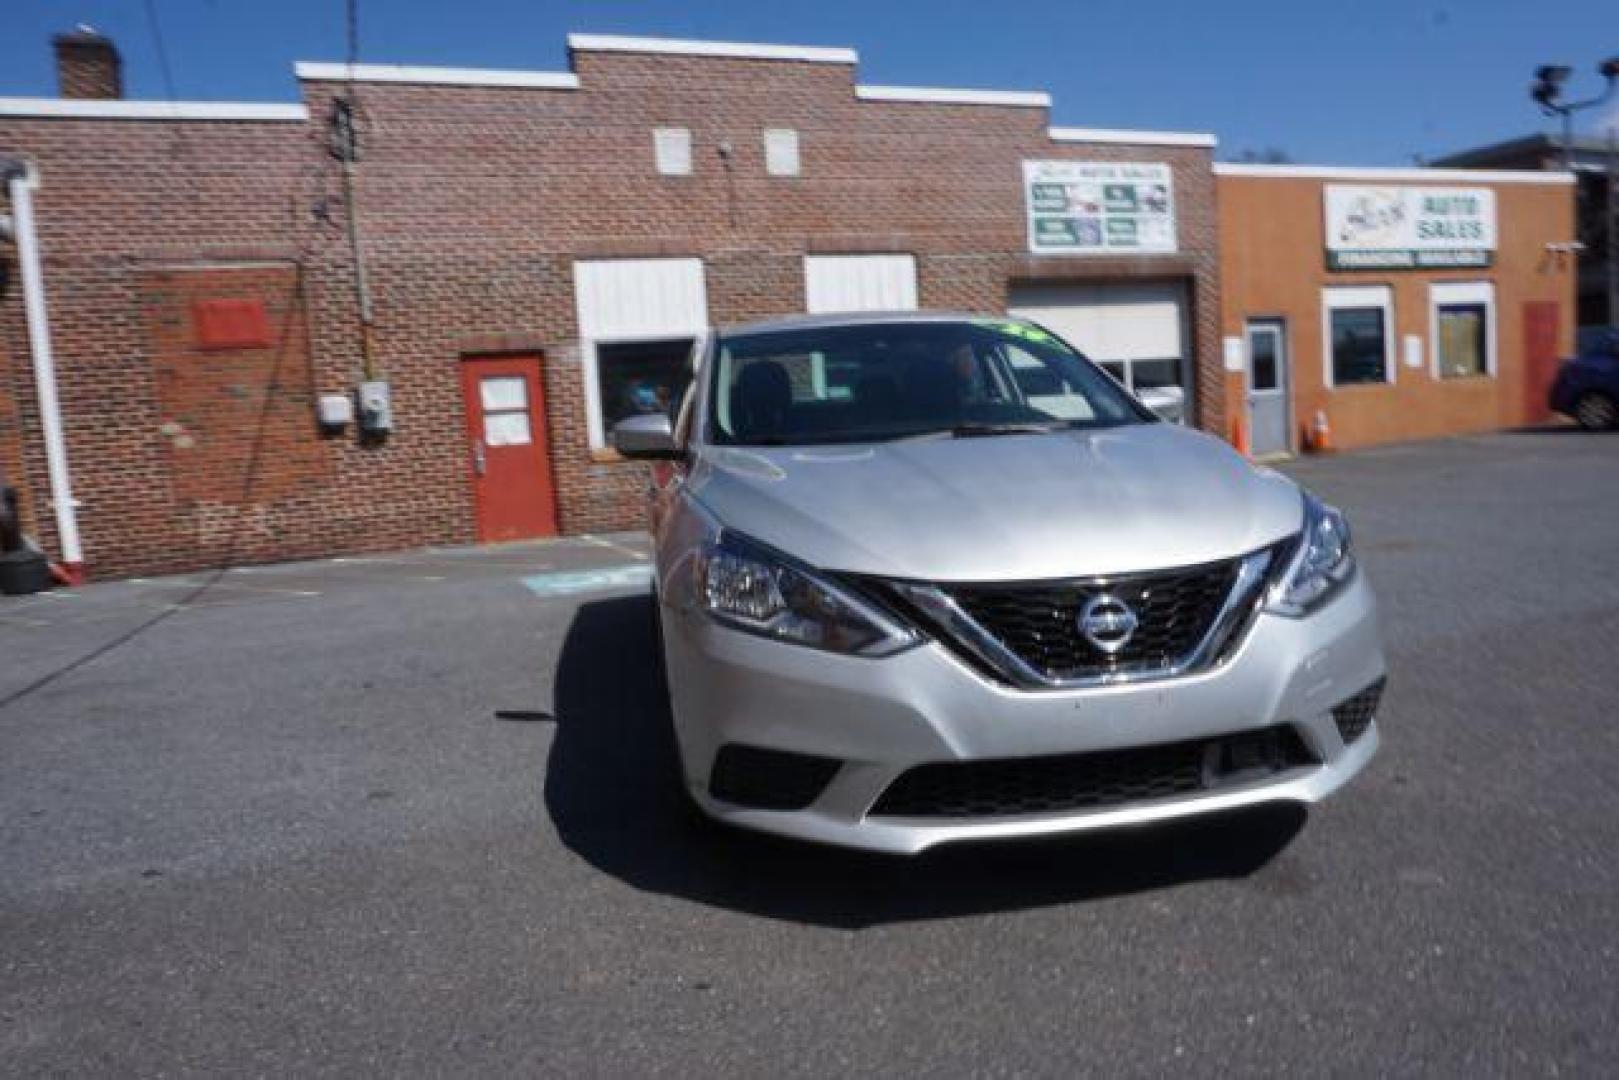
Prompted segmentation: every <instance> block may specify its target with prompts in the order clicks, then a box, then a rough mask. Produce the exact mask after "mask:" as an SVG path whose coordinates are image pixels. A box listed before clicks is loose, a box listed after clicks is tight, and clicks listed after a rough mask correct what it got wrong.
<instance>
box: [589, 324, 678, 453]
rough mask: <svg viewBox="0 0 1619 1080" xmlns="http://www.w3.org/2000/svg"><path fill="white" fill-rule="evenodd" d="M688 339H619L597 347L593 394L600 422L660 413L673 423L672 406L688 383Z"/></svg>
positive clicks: (608, 423) (608, 425) (610, 425)
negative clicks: (594, 391) (597, 403)
mask: <svg viewBox="0 0 1619 1080" xmlns="http://www.w3.org/2000/svg"><path fill="white" fill-rule="evenodd" d="M691 347H692V339H691V338H670V339H669V340H667V341H621V342H615V343H612V344H607V345H597V346H596V396H597V400H599V401H600V402H601V414H602V423H603V426H604V428H605V429H606V430H607V431H609V432H611V431H612V430H613V425H614V424H617V423H618V422H619V421H620V420H624V419H626V418H628V417H631V416H640V415H642V414H644V413H663V414H664V415H666V416H668V417H669V419H670V422H671V423H673V421H674V416H675V409H676V408H677V407H678V406H679V404H680V399H681V397H682V395H684V394H685V392H686V387H687V385H688V384H689V383H690V382H691Z"/></svg>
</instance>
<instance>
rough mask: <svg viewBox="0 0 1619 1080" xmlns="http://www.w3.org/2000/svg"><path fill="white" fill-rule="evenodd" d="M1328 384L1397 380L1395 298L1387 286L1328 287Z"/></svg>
mask: <svg viewBox="0 0 1619 1080" xmlns="http://www.w3.org/2000/svg"><path fill="white" fill-rule="evenodd" d="M1322 299H1323V307H1324V309H1325V316H1326V318H1325V320H1324V321H1325V322H1326V360H1327V385H1328V386H1356V385H1361V384H1364V383H1390V382H1393V381H1394V354H1393V346H1392V344H1391V343H1392V340H1393V335H1394V325H1393V324H1394V300H1393V296H1392V294H1391V293H1390V291H1389V289H1388V288H1387V287H1386V286H1372V287H1369V288H1341V289H1327V290H1325V291H1324V292H1323V294H1322Z"/></svg>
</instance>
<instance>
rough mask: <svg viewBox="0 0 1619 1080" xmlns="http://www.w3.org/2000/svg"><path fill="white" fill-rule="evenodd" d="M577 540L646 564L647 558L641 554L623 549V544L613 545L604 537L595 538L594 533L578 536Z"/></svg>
mask: <svg viewBox="0 0 1619 1080" xmlns="http://www.w3.org/2000/svg"><path fill="white" fill-rule="evenodd" d="M579 539H581V540H583V541H585V542H586V543H588V544H595V545H596V546H597V547H604V548H607V549H608V550H610V551H616V552H618V553H619V554H620V555H628V556H629V557H630V558H632V559H639V560H641V561H642V562H646V560H647V556H646V555H645V554H643V553H642V552H639V551H636V550H635V549H634V548H629V547H625V546H624V545H623V544H615V543H614V542H613V541H611V540H608V539H606V538H604V537H600V536H596V535H595V534H594V533H585V534H583V535H582V536H580V537H579Z"/></svg>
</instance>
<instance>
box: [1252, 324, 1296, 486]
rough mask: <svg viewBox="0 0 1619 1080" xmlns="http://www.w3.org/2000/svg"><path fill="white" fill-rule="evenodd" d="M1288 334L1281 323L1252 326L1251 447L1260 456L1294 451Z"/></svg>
mask: <svg viewBox="0 0 1619 1080" xmlns="http://www.w3.org/2000/svg"><path fill="white" fill-rule="evenodd" d="M1287 383H1288V369H1287V330H1286V327H1285V325H1284V324H1283V323H1282V321H1281V320H1280V319H1251V320H1249V322H1248V445H1249V450H1250V452H1251V453H1252V454H1253V455H1254V456H1256V457H1259V456H1263V455H1267V454H1286V453H1290V452H1291V451H1292V449H1293V447H1292V440H1291V439H1290V438H1289V435H1290V433H1291V428H1292V423H1291V414H1292V409H1291V407H1290V406H1289V405H1288V400H1287Z"/></svg>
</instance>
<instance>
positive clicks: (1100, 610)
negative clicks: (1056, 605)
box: [1079, 592, 1139, 656]
mask: <svg viewBox="0 0 1619 1080" xmlns="http://www.w3.org/2000/svg"><path fill="white" fill-rule="evenodd" d="M1138 621H1139V620H1138V619H1137V618H1136V613H1135V610H1134V609H1133V608H1131V607H1130V605H1129V604H1126V603H1125V602H1124V601H1123V600H1120V599H1119V598H1118V597H1117V596H1114V595H1113V594H1112V593H1107V592H1100V593H1097V594H1096V595H1095V596H1093V597H1091V598H1090V599H1089V600H1087V601H1085V606H1084V607H1082V608H1080V609H1079V632H1080V633H1081V634H1084V635H1085V640H1086V641H1088V642H1090V643H1091V644H1092V645H1094V646H1096V647H1097V648H1098V649H1100V650H1101V651H1102V652H1104V653H1106V654H1107V655H1109V656H1112V655H1113V654H1114V653H1116V652H1118V651H1119V650H1120V649H1122V648H1124V647H1125V646H1126V645H1128V644H1129V643H1130V636H1131V635H1132V634H1134V633H1135V632H1136V625H1137V623H1138Z"/></svg>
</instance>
